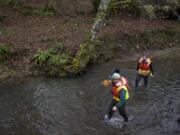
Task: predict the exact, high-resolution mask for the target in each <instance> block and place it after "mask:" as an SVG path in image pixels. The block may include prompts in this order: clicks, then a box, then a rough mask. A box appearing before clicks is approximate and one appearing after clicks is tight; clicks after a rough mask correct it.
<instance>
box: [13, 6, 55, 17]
mask: <svg viewBox="0 0 180 135" xmlns="http://www.w3.org/2000/svg"><path fill="white" fill-rule="evenodd" d="M16 8H17V10H18V12H19V13H21V14H22V15H24V16H28V15H35V16H42V17H51V16H55V15H56V10H55V8H54V7H53V6H52V5H49V4H45V5H43V6H41V7H36V8H34V7H32V6H30V5H27V6H24V5H19V6H17V7H16Z"/></svg>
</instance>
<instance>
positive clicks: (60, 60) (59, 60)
mask: <svg viewBox="0 0 180 135" xmlns="http://www.w3.org/2000/svg"><path fill="white" fill-rule="evenodd" d="M68 62H69V56H68V55H67V54H61V55H60V54H57V55H52V57H51V59H50V64H52V65H55V66H63V65H66V64H67V63H68Z"/></svg>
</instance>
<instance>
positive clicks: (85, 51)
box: [65, 43, 92, 73]
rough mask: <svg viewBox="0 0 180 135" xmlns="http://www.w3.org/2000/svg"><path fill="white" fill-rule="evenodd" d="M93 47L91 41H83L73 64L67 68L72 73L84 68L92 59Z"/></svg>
mask: <svg viewBox="0 0 180 135" xmlns="http://www.w3.org/2000/svg"><path fill="white" fill-rule="evenodd" d="M91 54H92V52H91V49H90V44H89V43H82V44H81V45H80V48H79V51H78V53H77V54H76V57H75V58H74V59H73V61H72V64H71V65H70V66H67V67H66V68H65V69H66V70H67V71H68V72H70V73H78V72H80V71H81V70H83V69H84V68H85V67H86V66H87V65H88V63H89V62H90V59H91Z"/></svg>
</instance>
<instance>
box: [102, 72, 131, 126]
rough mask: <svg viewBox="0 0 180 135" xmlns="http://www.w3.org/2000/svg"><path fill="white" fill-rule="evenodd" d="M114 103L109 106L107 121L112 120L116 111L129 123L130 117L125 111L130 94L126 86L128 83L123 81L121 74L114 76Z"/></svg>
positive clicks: (112, 91)
mask: <svg viewBox="0 0 180 135" xmlns="http://www.w3.org/2000/svg"><path fill="white" fill-rule="evenodd" d="M111 84H112V88H111V93H112V101H111V103H110V105H109V109H108V113H107V114H106V115H105V119H111V118H112V116H113V113H114V112H115V111H117V110H118V111H119V114H120V115H121V116H122V117H123V118H124V121H125V122H127V121H128V116H127V114H126V111H125V105H126V101H127V100H128V99H129V92H128V88H127V86H126V84H127V80H126V82H123V81H122V77H121V75H120V74H119V73H114V74H113V75H112V82H111Z"/></svg>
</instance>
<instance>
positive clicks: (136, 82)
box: [135, 74, 142, 87]
mask: <svg viewBox="0 0 180 135" xmlns="http://www.w3.org/2000/svg"><path fill="white" fill-rule="evenodd" d="M141 78H142V76H141V75H140V74H137V75H136V81H135V87H138V84H139V82H140V80H141Z"/></svg>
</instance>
